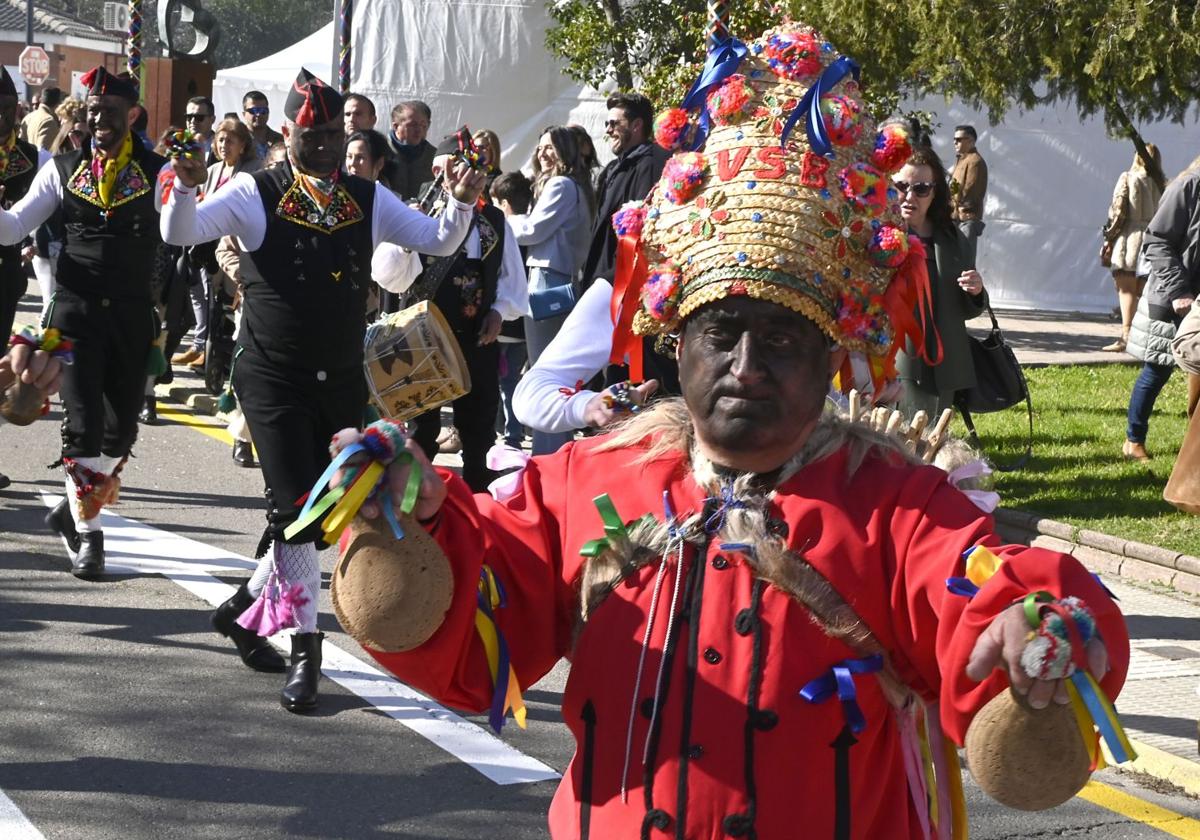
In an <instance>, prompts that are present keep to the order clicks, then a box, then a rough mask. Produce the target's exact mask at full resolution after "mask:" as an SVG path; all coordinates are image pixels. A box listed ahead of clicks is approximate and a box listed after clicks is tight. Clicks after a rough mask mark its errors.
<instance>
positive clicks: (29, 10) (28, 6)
mask: <svg viewBox="0 0 1200 840" xmlns="http://www.w3.org/2000/svg"><path fill="white" fill-rule="evenodd" d="M25 46H27V47H32V46H33V0H25Z"/></svg>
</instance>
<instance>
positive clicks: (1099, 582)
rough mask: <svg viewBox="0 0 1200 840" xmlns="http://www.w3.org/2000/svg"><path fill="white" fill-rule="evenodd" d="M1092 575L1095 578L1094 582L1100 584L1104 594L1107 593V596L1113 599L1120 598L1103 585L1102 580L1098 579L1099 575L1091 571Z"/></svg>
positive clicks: (1117, 599)
mask: <svg viewBox="0 0 1200 840" xmlns="http://www.w3.org/2000/svg"><path fill="white" fill-rule="evenodd" d="M1092 577H1093V578H1095V580H1096V583H1098V584H1100V588H1101V589H1103V590H1104V592H1105V594H1106V595H1108V597H1109V598H1112V599H1113V600H1114V601H1120V600H1121V599H1120V598H1118V597H1117V596H1116V595H1114V594H1113V591H1112V590H1111V589H1109V588H1108V587H1107V586H1105V585H1104V581H1102V580H1100V575H1098V574H1096V573H1095V572H1092Z"/></svg>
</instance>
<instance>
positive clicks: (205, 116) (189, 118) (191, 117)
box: [183, 114, 212, 122]
mask: <svg viewBox="0 0 1200 840" xmlns="http://www.w3.org/2000/svg"><path fill="white" fill-rule="evenodd" d="M183 116H184V117H185V118H186V119H187V121H188V122H191V121H192V120H206V119H208V118H209V117H211V116H212V114H184V115H183Z"/></svg>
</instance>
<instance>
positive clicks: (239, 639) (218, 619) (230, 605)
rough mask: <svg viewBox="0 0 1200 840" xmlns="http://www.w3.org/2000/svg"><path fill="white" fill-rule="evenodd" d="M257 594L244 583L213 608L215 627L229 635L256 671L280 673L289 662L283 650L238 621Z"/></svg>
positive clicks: (213, 624)
mask: <svg viewBox="0 0 1200 840" xmlns="http://www.w3.org/2000/svg"><path fill="white" fill-rule="evenodd" d="M253 603H254V596H253V595H251V594H250V591H249V590H248V589H246V584H242V585H241V586H240V587H239V588H238V591H237V592H234V593H233V597H232V598H230V599H229V600H228V601H226V602H225V603H223V604H221V606H219V607H217V608H216V609H215V610H213V612H212V615H211V616H210V620H211V621H212V626H213V629H214V630H216V631H217V632H218V633H220V634H221V635H222V636H225V637H226V638H227V639H229V640H230V641H231V642H233V643H234V645H235V646H237V651H238V655H239V656H241V657H242V662H244V663H246V665H248V666H249V667H251V668H253V669H254V670H255V671H265V672H267V673H272V674H278V673H281V672H282V671H285V670H287V663H286V662H284V661H283V657H282V656H280V655H279V651H277V650H275V648H273V647H271V643H270V642H268V641H267V640H266V639H264V638H263V637H262V636H259V635H258V634H257V633H255V632H254V631H253V630H247V629H246V628H245V627H243V626H242V625H240V624H238V623H237V619H238V616H240V615H241V614H242V613H244V612H245V611H246V610H247V609H249V608H250V605H251V604H253Z"/></svg>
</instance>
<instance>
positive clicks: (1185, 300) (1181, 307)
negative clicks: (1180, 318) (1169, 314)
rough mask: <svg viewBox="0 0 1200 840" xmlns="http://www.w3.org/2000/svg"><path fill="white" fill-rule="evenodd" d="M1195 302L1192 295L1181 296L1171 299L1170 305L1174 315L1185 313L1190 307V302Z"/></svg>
mask: <svg viewBox="0 0 1200 840" xmlns="http://www.w3.org/2000/svg"><path fill="white" fill-rule="evenodd" d="M1195 302H1196V299H1195V298H1194V297H1181V298H1176V299H1175V300H1173V301H1171V307H1172V308H1173V309H1174V310H1175V314H1176V315H1186V314H1187V311H1188V310H1189V309H1191V308H1192V304H1193V303H1195Z"/></svg>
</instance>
